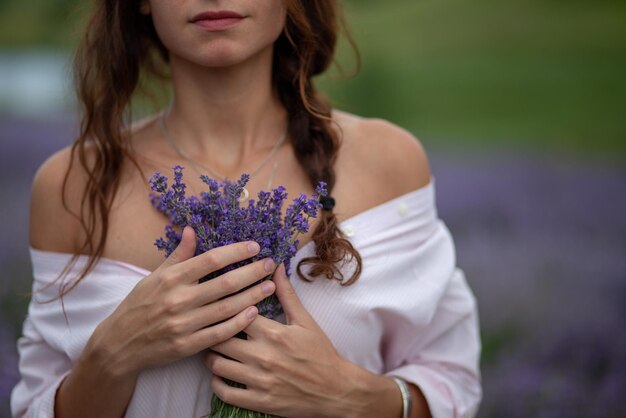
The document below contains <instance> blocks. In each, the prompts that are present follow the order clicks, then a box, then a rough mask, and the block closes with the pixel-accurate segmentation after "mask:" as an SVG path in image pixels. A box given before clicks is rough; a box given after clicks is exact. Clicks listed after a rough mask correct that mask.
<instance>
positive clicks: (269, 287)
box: [261, 281, 274, 295]
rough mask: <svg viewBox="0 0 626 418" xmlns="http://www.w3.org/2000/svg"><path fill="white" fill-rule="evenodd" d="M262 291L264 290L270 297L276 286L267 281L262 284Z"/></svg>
mask: <svg viewBox="0 0 626 418" xmlns="http://www.w3.org/2000/svg"><path fill="white" fill-rule="evenodd" d="M261 289H262V290H263V293H266V294H268V295H269V294H270V293H272V291H273V290H274V286H273V285H272V284H271V283H270V282H269V281H265V282H263V283H262V284H261Z"/></svg>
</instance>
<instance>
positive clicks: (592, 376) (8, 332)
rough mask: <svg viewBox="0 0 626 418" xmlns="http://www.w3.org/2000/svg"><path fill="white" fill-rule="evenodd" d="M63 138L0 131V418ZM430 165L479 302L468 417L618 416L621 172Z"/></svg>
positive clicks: (505, 161)
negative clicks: (39, 175)
mask: <svg viewBox="0 0 626 418" xmlns="http://www.w3.org/2000/svg"><path fill="white" fill-rule="evenodd" d="M74 130H75V127H74V121H72V120H48V121H45V122H42V121H35V120H26V119H22V120H16V119H6V120H0V143H1V144H2V154H1V155H0V186H1V187H0V191H1V192H0V193H2V198H3V199H2V200H3V205H2V206H1V207H0V211H1V212H2V213H1V214H2V216H1V219H2V225H1V230H2V236H1V238H0V266H1V267H0V269H1V272H0V273H1V274H2V278H3V280H2V281H1V282H0V301H1V305H0V306H1V307H0V417H2V416H9V409H8V399H9V395H10V390H11V388H12V386H13V385H14V384H15V383H16V380H17V378H18V375H17V354H16V349H15V339H16V338H17V337H18V336H19V334H20V332H21V322H22V321H23V319H24V315H25V312H26V307H27V303H28V297H25V296H20V294H23V293H25V292H28V291H29V289H30V285H31V273H30V261H29V259H28V253H27V248H28V241H27V239H28V237H27V232H28V200H29V193H30V183H31V181H32V177H33V174H34V172H35V170H36V168H37V167H38V166H39V164H40V163H41V162H42V161H43V160H44V159H45V158H46V157H47V156H48V155H50V154H52V153H53V152H54V151H56V150H58V149H60V148H61V147H63V146H64V145H67V144H68V142H69V140H70V138H72V136H73V132H74ZM433 143H434V141H433ZM426 148H427V150H428V149H430V148H431V147H430V146H429V143H428V142H427V141H426ZM433 148H434V147H433ZM429 156H430V161H431V166H432V171H433V174H434V177H435V182H436V190H437V201H438V207H439V213H440V216H441V218H442V219H444V221H445V222H446V223H447V225H448V226H449V228H450V230H451V231H452V234H453V235H454V237H455V242H456V245H457V252H458V264H459V266H460V267H461V268H463V269H464V270H465V272H466V275H467V277H468V280H469V283H470V285H471V286H472V288H473V289H474V292H475V294H476V296H477V298H478V302H479V308H480V315H481V323H482V336H483V346H484V351H483V361H482V366H483V368H482V370H483V380H484V392H485V393H484V401H483V404H482V407H481V410H480V413H479V416H480V417H545V418H548V417H550V418H552V417H554V418H556V417H624V416H626V402H625V401H624V396H623V395H624V393H626V333H625V332H624V330H625V329H626V326H625V323H624V319H625V318H626V193H625V191H626V167H624V166H619V165H617V164H615V163H613V164H608V163H603V162H602V161H598V160H594V161H583V160H580V161H572V160H562V159H560V158H558V157H556V156H553V155H532V154H517V153H514V152H509V153H506V152H501V153H500V154H488V153H484V152H482V151H478V152H476V153H475V155H472V154H462V155H461V154H453V153H450V152H444V151H436V150H430V151H429Z"/></svg>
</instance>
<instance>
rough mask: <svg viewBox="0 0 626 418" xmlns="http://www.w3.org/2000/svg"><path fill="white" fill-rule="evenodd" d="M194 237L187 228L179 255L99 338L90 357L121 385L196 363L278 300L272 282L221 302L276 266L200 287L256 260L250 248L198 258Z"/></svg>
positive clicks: (256, 266) (253, 267)
mask: <svg viewBox="0 0 626 418" xmlns="http://www.w3.org/2000/svg"><path fill="white" fill-rule="evenodd" d="M195 248H196V237H195V232H194V231H193V229H192V228H190V227H186V228H185V229H184V230H183V234H182V238H181V242H180V244H179V246H178V247H177V248H176V250H175V251H174V252H173V253H172V254H171V255H170V256H169V257H168V258H167V259H166V260H165V262H163V264H162V265H161V266H159V268H157V269H156V270H155V271H154V272H153V273H152V274H150V275H148V276H146V277H145V278H144V279H142V280H141V281H140V282H139V283H137V285H136V286H135V288H134V289H133V290H132V291H131V292H130V293H129V294H128V296H127V297H126V298H125V299H124V300H123V301H122V303H121V304H120V305H119V306H118V307H117V309H116V310H115V311H114V312H113V313H112V314H111V315H110V316H109V317H108V318H106V319H105V320H104V321H103V322H102V323H100V325H98V327H97V328H96V330H95V331H94V333H93V335H92V337H91V339H90V340H89V342H88V343H87V346H86V350H85V352H86V353H85V354H86V355H87V356H89V358H90V359H92V360H93V359H97V363H98V364H99V365H106V368H107V369H108V372H109V373H111V374H112V376H115V377H117V378H128V377H136V376H137V375H138V373H139V372H140V371H141V370H143V369H145V368H148V367H154V366H160V365H164V364H167V363H170V362H173V361H175V360H179V359H181V358H184V357H188V356H191V355H193V354H195V353H198V352H200V351H202V350H203V349H205V348H208V347H211V346H212V345H214V344H217V343H221V342H223V341H225V340H227V339H229V338H231V337H233V336H234V335H236V334H237V333H239V332H240V331H242V330H243V329H245V328H246V327H247V326H248V325H249V324H250V323H251V322H252V320H253V319H254V317H255V316H256V314H257V313H258V311H257V309H256V307H254V305H255V304H256V303H257V302H259V301H261V300H263V299H264V298H266V297H267V296H269V295H270V294H272V293H273V292H274V289H275V286H274V283H273V282H272V281H271V280H267V281H264V282H263V283H260V284H258V285H256V286H254V287H251V288H250V289H247V290H246V291H244V292H241V293H238V294H236V295H233V296H230V297H227V298H224V299H222V298H223V297H224V296H228V295H230V294H232V293H235V292H237V291H239V290H241V289H243V288H245V287H248V286H249V285H251V284H253V283H255V282H258V281H259V280H261V279H262V278H264V277H266V276H268V275H269V274H271V272H272V271H274V269H275V263H274V262H273V261H272V259H271V258H270V259H264V260H259V261H255V262H253V263H251V264H248V265H246V266H243V267H240V268H237V269H234V270H231V271H229V272H228V273H226V274H223V275H221V276H219V277H216V278H214V279H211V280H208V281H205V282H203V283H201V284H199V283H198V280H199V279H200V278H202V277H204V276H205V275H207V274H209V273H211V272H214V271H217V270H220V269H221V268H223V267H225V266H228V265H230V264H233V263H235V262H238V261H241V260H245V259H248V258H250V257H253V256H255V255H256V254H257V253H258V252H259V245H258V244H257V243H255V242H253V241H247V242H240V243H235V244H231V245H226V246H223V247H218V248H215V249H212V250H210V251H207V252H206V253H203V254H200V255H198V256H196V257H193V255H194V253H195Z"/></svg>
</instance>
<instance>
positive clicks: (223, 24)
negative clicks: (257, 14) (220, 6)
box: [193, 17, 243, 32]
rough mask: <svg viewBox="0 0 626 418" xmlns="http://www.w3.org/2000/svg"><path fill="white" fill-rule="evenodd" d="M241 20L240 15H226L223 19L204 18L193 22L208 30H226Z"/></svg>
mask: <svg viewBox="0 0 626 418" xmlns="http://www.w3.org/2000/svg"><path fill="white" fill-rule="evenodd" d="M242 20H243V18H242V17H227V18H224V19H204V20H197V21H195V22H193V23H195V24H196V25H198V26H200V27H202V28H203V29H206V30H208V31H209V32H218V31H221V30H226V29H229V28H232V27H233V26H235V25H237V23H239V22H241V21H242Z"/></svg>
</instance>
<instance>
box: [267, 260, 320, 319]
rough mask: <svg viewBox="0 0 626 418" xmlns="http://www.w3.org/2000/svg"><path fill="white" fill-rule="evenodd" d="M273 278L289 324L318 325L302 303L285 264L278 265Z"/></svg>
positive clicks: (277, 295)
mask: <svg viewBox="0 0 626 418" xmlns="http://www.w3.org/2000/svg"><path fill="white" fill-rule="evenodd" d="M272 280H273V281H274V283H275V284H276V297H277V298H278V301H279V302H280V304H281V306H282V307H283V311H284V312H285V319H286V320H287V324H298V325H301V326H304V327H305V328H308V327H309V326H312V325H313V324H314V325H315V326H317V323H316V322H315V320H314V319H313V317H311V315H310V314H309V312H308V311H307V310H306V308H305V307H304V305H302V302H301V301H300V298H299V297H298V294H297V293H296V290H295V289H294V288H293V286H292V285H291V282H290V281H289V278H288V277H287V273H286V272H285V265H284V264H281V265H280V266H278V268H277V269H276V273H274V278H273V279H272Z"/></svg>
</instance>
